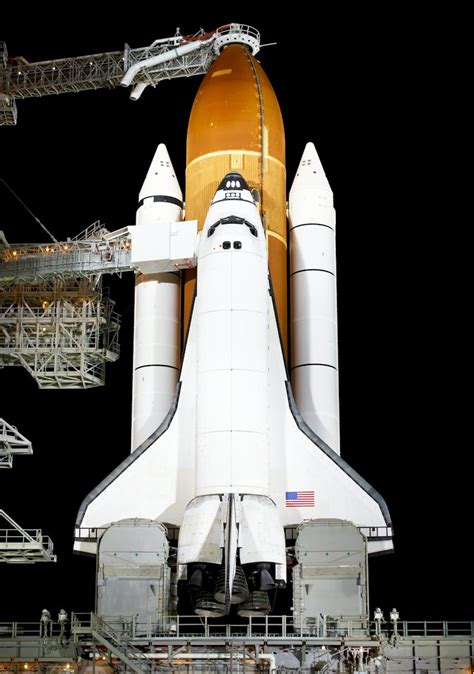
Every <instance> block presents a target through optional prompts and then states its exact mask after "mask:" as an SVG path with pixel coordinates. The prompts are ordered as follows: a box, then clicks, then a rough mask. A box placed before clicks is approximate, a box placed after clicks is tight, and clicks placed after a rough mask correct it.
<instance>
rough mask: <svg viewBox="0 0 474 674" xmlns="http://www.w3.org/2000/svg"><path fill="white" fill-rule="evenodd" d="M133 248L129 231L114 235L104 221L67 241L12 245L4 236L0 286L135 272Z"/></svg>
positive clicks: (1, 248) (1, 252)
mask: <svg viewBox="0 0 474 674" xmlns="http://www.w3.org/2000/svg"><path fill="white" fill-rule="evenodd" d="M110 237H113V238H112V240H110ZM130 245H131V244H130V234H129V232H128V228H127V227H124V228H122V229H121V230H119V231H118V233H117V232H113V233H112V234H111V233H110V232H109V231H108V230H107V229H106V228H105V226H104V225H103V224H102V223H101V222H100V220H97V221H96V222H94V223H92V225H90V226H89V227H87V228H86V229H85V230H83V231H82V232H81V233H80V234H78V235H77V236H76V237H74V238H72V239H71V238H69V239H67V240H66V241H56V242H52V243H14V244H11V245H10V244H9V243H8V242H7V241H6V239H5V237H4V236H3V238H0V284H12V283H22V282H28V281H38V280H46V279H51V278H62V279H66V278H80V277H86V278H89V277H91V276H96V275H99V274H104V273H108V274H121V273H122V272H126V271H132V269H133V267H132V265H131V249H130Z"/></svg>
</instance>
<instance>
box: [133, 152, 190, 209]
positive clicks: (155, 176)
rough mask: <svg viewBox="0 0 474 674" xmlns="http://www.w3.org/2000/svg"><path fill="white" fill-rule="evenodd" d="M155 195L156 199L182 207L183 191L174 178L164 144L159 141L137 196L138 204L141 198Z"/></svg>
mask: <svg viewBox="0 0 474 674" xmlns="http://www.w3.org/2000/svg"><path fill="white" fill-rule="evenodd" d="M149 197H155V198H156V199H155V200H156V201H163V202H165V203H173V204H176V205H179V206H180V207H181V208H182V207H183V193H182V192H181V188H180V186H179V183H178V180H177V178H176V173H175V171H174V168H173V164H172V163H171V159H170V156H169V154H168V150H167V149H166V145H164V144H163V143H160V144H159V145H158V148H157V150H156V152H155V156H154V157H153V159H152V161H151V164H150V168H149V169H148V173H147V174H146V178H145V181H144V183H143V185H142V188H141V190H140V195H139V197H138V199H139V204H141V203H142V202H143V199H147V198H149Z"/></svg>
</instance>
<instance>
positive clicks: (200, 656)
mask: <svg viewBox="0 0 474 674" xmlns="http://www.w3.org/2000/svg"><path fill="white" fill-rule="evenodd" d="M146 657H147V659H150V660H175V659H176V658H182V659H183V660H228V659H229V658H238V659H239V660H246V659H248V657H249V656H248V654H247V653H184V652H183V651H178V652H177V653H173V655H171V656H170V655H169V654H168V653H147V654H146ZM257 659H258V660H266V661H267V662H268V665H269V671H270V674H273V672H275V671H276V658H275V655H274V654H273V653H260V654H259V655H258V656H257Z"/></svg>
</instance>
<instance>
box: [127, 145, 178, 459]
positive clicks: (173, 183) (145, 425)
mask: <svg viewBox="0 0 474 674" xmlns="http://www.w3.org/2000/svg"><path fill="white" fill-rule="evenodd" d="M182 210H183V195H182V192H181V188H180V186H179V183H178V180H177V178H176V174H175V172H174V169H173V165H172V164H171V160H170V157H169V154H168V151H167V149H166V147H165V146H164V145H163V144H162V143H161V144H160V145H158V149H157V150H156V153H155V156H154V157H153V160H152V162H151V165H150V168H149V169H148V173H147V175H146V178H145V182H144V183H143V186H142V188H141V190H140V194H139V197H138V209H137V219H136V226H137V227H141V226H143V225H154V226H156V227H160V225H163V224H164V223H168V222H175V221H178V220H181V217H182ZM180 282H181V279H180V274H179V271H175V272H164V273H154V274H137V277H136V279H135V329H134V333H135V334H134V341H133V393H132V451H134V450H135V449H136V448H137V447H139V446H140V445H141V444H142V442H144V441H145V440H146V439H147V438H148V437H149V436H150V435H151V433H152V432H153V431H154V430H155V429H156V428H157V426H159V425H160V423H161V422H162V421H163V419H164V418H165V416H166V414H167V413H168V410H169V408H170V407H171V403H172V402H173V397H174V394H175V392H176V384H177V382H178V373H179V356H180V354H179V348H180V344H179V337H180V325H181V320H180V318H181V306H180V305H181V302H180V299H181V285H180Z"/></svg>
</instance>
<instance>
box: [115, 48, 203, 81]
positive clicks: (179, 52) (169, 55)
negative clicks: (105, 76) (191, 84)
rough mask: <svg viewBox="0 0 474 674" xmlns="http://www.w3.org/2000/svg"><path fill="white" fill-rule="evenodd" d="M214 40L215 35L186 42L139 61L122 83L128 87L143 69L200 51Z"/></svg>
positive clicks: (126, 74)
mask: <svg viewBox="0 0 474 674" xmlns="http://www.w3.org/2000/svg"><path fill="white" fill-rule="evenodd" d="M213 40H214V37H211V38H209V40H201V41H199V42H193V43H192V44H185V45H183V46H182V47H176V48H175V49H170V50H169V51H167V52H165V53H164V54H158V56H153V57H152V58H149V59H145V60H144V61H139V62H138V63H135V64H134V65H133V66H131V67H130V68H129V69H128V70H127V72H126V73H125V75H124V76H123V79H122V81H121V82H120V84H121V85H122V86H123V87H128V86H130V84H131V83H132V82H133V80H134V79H135V77H136V75H138V73H139V72H140V71H141V70H144V69H145V68H151V67H153V66H157V65H160V64H161V63H166V61H171V60H172V59H175V58H179V57H180V56H186V54H191V53H192V52H193V51H198V49H201V48H202V47H204V46H206V45H208V44H210V43H211V42H212V41H213Z"/></svg>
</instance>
